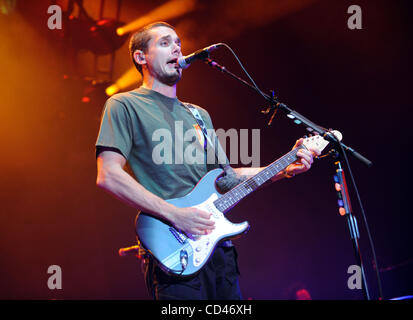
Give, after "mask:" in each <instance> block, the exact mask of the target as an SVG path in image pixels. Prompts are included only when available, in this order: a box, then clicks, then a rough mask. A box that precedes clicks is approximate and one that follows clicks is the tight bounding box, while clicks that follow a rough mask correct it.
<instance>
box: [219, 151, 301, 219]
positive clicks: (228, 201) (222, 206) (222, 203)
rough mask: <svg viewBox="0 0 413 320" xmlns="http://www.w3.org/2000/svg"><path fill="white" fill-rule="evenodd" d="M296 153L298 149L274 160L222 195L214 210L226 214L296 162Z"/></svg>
mask: <svg viewBox="0 0 413 320" xmlns="http://www.w3.org/2000/svg"><path fill="white" fill-rule="evenodd" d="M300 148H304V146H301V147H300ZM297 151H298V149H294V150H291V151H290V152H288V153H287V154H286V155H284V156H282V157H281V158H280V159H278V160H275V161H274V162H273V163H271V164H270V165H269V166H268V167H266V168H265V169H263V170H261V171H260V172H259V173H257V174H256V175H255V176H253V177H251V178H249V179H247V180H245V181H244V182H242V183H240V184H239V185H237V186H236V187H234V188H232V189H231V190H230V191H228V192H227V193H225V194H224V195H222V196H221V197H220V198H218V199H217V200H215V201H214V205H215V206H216V208H217V209H218V210H219V211H221V212H226V211H228V210H229V209H231V208H232V207H233V206H235V205H236V204H237V203H238V202H239V201H241V200H242V199H243V198H244V197H246V196H247V195H249V194H250V193H252V192H253V191H255V190H256V189H258V188H259V187H260V186H261V185H263V184H264V183H265V182H267V181H268V180H270V179H271V178H272V177H274V176H275V175H277V174H278V173H279V172H281V171H282V170H284V169H285V168H286V167H288V166H289V165H290V164H292V163H293V162H294V161H296V160H297V159H298V158H297Z"/></svg>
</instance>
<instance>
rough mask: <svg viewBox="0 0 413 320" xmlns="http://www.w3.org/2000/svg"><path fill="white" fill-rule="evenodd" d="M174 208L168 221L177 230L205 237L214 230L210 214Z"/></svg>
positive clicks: (193, 209)
mask: <svg viewBox="0 0 413 320" xmlns="http://www.w3.org/2000/svg"><path fill="white" fill-rule="evenodd" d="M175 208H176V209H175V210H174V212H173V214H172V216H171V219H170V220H171V222H172V224H173V225H174V227H175V228H177V229H178V230H180V231H182V232H185V233H190V234H193V235H205V234H209V233H211V232H212V230H214V228H215V226H214V225H215V222H214V221H213V220H212V219H211V216H212V214H211V213H209V212H206V211H202V210H200V209H197V208H192V207H188V208H177V207H175Z"/></svg>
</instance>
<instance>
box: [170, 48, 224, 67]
mask: <svg viewBox="0 0 413 320" xmlns="http://www.w3.org/2000/svg"><path fill="white" fill-rule="evenodd" d="M221 46H222V44H221V43H216V44H213V45H211V46H209V47H206V48H203V49H200V50H198V51H195V52H194V53H191V54H190V55H188V56H185V57H180V58H178V61H177V62H178V65H179V67H181V68H182V69H184V68H187V67H188V66H189V65H190V64H191V63H192V62H193V61H194V60H198V59H199V60H204V59H207V58H208V57H209V53H210V52H211V51H213V50H215V49H216V48H218V47H221Z"/></svg>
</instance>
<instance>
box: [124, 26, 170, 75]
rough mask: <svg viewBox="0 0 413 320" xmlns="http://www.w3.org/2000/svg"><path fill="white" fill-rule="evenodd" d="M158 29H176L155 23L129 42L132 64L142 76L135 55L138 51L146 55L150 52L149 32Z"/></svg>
mask: <svg viewBox="0 0 413 320" xmlns="http://www.w3.org/2000/svg"><path fill="white" fill-rule="evenodd" d="M156 27H167V28H170V29H172V30H175V28H174V27H172V26H171V25H170V24H168V23H166V22H162V21H159V22H153V23H151V24H148V25H146V26H145V27H142V28H141V29H139V30H138V31H136V32H135V33H134V34H132V36H131V38H130V41H129V52H130V55H131V57H132V62H133V64H134V65H135V67H136V69H138V71H139V72H140V74H142V66H141V65H140V64H139V63H137V62H136V61H135V59H134V58H133V53H134V52H135V51H136V50H141V51H143V52H144V53H146V51H147V50H148V42H149V40H151V36H150V34H149V32H148V31H149V30H151V29H153V28H156Z"/></svg>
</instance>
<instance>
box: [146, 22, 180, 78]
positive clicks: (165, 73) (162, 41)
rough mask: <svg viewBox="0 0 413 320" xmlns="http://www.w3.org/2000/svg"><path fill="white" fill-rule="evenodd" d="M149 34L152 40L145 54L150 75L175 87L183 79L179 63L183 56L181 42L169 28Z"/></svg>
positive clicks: (159, 28) (162, 27) (159, 29)
mask: <svg viewBox="0 0 413 320" xmlns="http://www.w3.org/2000/svg"><path fill="white" fill-rule="evenodd" d="M149 32H150V33H151V40H149V42H148V48H147V52H146V53H145V58H146V65H147V67H148V71H149V74H150V75H151V76H153V77H154V78H155V79H157V80H158V81H160V82H162V83H164V84H167V85H174V84H176V83H177V82H178V81H179V80H180V79H181V77H182V69H181V68H180V67H179V66H178V63H177V59H178V58H179V57H181V56H182V52H181V40H180V39H179V37H178V36H177V34H176V33H175V31H174V30H172V29H170V28H168V27H164V26H160V27H155V28H153V29H150V30H149Z"/></svg>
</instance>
